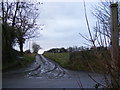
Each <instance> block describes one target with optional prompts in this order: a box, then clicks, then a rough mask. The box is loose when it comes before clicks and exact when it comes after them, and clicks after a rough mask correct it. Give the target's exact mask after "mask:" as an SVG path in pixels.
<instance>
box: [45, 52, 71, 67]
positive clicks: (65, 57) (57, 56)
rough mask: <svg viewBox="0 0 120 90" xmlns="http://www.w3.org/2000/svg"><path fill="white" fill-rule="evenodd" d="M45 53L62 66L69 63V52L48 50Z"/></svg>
mask: <svg viewBox="0 0 120 90" xmlns="http://www.w3.org/2000/svg"><path fill="white" fill-rule="evenodd" d="M43 55H44V56H45V57H47V58H49V59H51V60H54V61H56V62H57V63H59V64H60V65H61V66H62V67H67V65H68V61H69V53H48V52H45V53H44V54H43Z"/></svg>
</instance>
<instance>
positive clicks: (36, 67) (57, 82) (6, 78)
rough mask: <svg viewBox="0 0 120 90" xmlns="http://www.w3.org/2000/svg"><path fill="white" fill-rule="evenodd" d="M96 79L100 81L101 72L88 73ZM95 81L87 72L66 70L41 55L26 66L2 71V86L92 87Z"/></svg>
mask: <svg viewBox="0 0 120 90" xmlns="http://www.w3.org/2000/svg"><path fill="white" fill-rule="evenodd" d="M89 74H90V75H91V76H92V77H93V78H94V79H95V80H96V81H98V82H100V81H102V75H101V74H94V73H89ZM95 84H96V83H95V82H94V81H93V80H92V79H91V78H90V77H89V76H88V72H77V71H71V70H66V69H64V68H62V67H61V66H60V65H58V64H57V63H56V62H54V61H52V60H49V59H46V58H45V57H44V56H43V55H37V56H35V60H34V61H33V62H32V63H31V64H29V65H28V66H27V67H26V68H22V69H18V70H11V71H7V72H4V73H3V78H2V88H81V87H84V88H93V87H94V86H95Z"/></svg>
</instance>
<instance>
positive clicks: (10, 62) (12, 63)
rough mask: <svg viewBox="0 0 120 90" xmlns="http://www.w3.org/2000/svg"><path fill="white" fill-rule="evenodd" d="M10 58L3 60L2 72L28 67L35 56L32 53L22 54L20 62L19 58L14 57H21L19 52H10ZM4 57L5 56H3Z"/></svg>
mask: <svg viewBox="0 0 120 90" xmlns="http://www.w3.org/2000/svg"><path fill="white" fill-rule="evenodd" d="M11 53H12V54H11V55H12V56H11V57H6V58H4V59H3V63H2V70H3V71H5V70H8V69H12V68H21V67H25V66H26V65H28V64H29V63H30V62H32V61H33V60H34V57H35V55H36V54H34V53H29V54H28V53H23V56H22V57H23V60H20V59H19V58H16V56H21V55H20V52H19V51H16V50H12V51H11ZM4 57H5V56H4Z"/></svg>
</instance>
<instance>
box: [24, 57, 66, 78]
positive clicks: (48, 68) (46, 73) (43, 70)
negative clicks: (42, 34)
mask: <svg viewBox="0 0 120 90" xmlns="http://www.w3.org/2000/svg"><path fill="white" fill-rule="evenodd" d="M35 60H36V61H35V62H34V63H37V64H38V66H37V67H36V68H34V69H31V70H28V71H26V74H27V76H28V77H41V78H42V77H43V78H45V77H46V78H61V77H64V75H65V74H66V72H65V70H64V69H63V68H62V67H61V66H59V65H58V64H57V63H56V62H54V61H52V60H49V59H47V58H45V57H44V56H43V55H37V56H36V57H35ZM33 65H35V64H33ZM32 67H34V66H32Z"/></svg>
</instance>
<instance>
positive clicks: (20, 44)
mask: <svg viewBox="0 0 120 90" xmlns="http://www.w3.org/2000/svg"><path fill="white" fill-rule="evenodd" d="M19 48H20V52H21V53H23V43H22V42H20V43H19Z"/></svg>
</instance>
